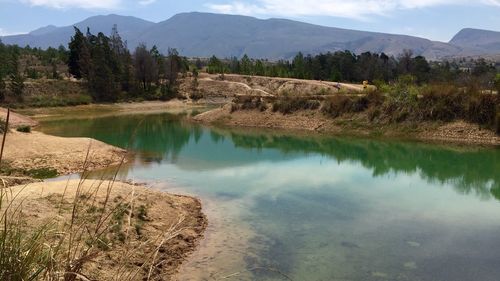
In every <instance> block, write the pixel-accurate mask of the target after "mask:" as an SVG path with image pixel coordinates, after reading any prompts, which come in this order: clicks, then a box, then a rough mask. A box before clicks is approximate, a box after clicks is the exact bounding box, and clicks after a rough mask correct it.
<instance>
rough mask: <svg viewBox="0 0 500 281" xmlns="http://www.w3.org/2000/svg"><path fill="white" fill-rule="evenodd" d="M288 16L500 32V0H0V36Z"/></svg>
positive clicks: (438, 33) (406, 28) (419, 32)
mask: <svg viewBox="0 0 500 281" xmlns="http://www.w3.org/2000/svg"><path fill="white" fill-rule="evenodd" d="M192 11H199V12H217V13H229V14H242V15H250V16H255V17H258V18H270V17H279V18H288V19H294V20H300V21H305V22H309V23H315V24H321V25H326V26H335V27H342V28H351V29H359V30H367V31H379V32H388V33H398V34H408V35H414V36H420V37H425V38H429V39H433V40H439V41H448V40H450V39H451V37H452V36H453V35H454V34H455V33H457V32H458V31H459V30H460V29H462V28H464V27H473V28H482V29H489V30H497V31H500V0H475V1H470V0H354V1H347V0H192V1H174V0H0V35H8V34H16V33H26V32H29V31H31V30H34V29H36V28H38V27H41V26H46V25H49V24H53V25H56V26H64V25H71V24H73V23H76V22H79V21H81V20H83V19H85V18H87V17H90V16H93V15H102V14H110V13H114V14H121V15H131V16H136V17H140V18H143V19H147V20H150V21H154V22H158V21H162V20H165V19H168V18H169V17H171V16H172V15H174V14H177V13H180V12H192Z"/></svg>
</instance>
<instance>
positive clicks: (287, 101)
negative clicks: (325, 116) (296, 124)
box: [273, 96, 321, 114]
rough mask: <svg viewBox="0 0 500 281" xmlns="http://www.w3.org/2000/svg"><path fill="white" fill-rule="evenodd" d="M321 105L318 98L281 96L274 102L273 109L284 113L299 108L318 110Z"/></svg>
mask: <svg viewBox="0 0 500 281" xmlns="http://www.w3.org/2000/svg"><path fill="white" fill-rule="evenodd" d="M320 106H321V103H320V102H319V101H317V100H311V99H308V98H303V97H291V96H284V97H280V98H278V99H277V100H275V101H274V102H273V111H274V112H281V113H283V114H290V113H292V112H295V111H299V110H316V109H318V108H319V107H320Z"/></svg>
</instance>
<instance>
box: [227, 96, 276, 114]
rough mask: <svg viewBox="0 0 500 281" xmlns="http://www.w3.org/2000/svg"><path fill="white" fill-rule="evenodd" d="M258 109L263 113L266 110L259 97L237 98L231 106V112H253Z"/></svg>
mask: <svg viewBox="0 0 500 281" xmlns="http://www.w3.org/2000/svg"><path fill="white" fill-rule="evenodd" d="M253 109H258V110H260V111H265V110H266V109H267V105H266V103H265V102H264V101H263V100H262V98H260V97H251V96H238V97H236V98H234V100H233V103H232V104H231V112H234V111H236V110H253Z"/></svg>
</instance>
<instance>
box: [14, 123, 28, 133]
mask: <svg viewBox="0 0 500 281" xmlns="http://www.w3.org/2000/svg"><path fill="white" fill-rule="evenodd" d="M16 130H17V131H18V132H21V133H31V127H30V126H27V125H23V126H19V127H17V129H16Z"/></svg>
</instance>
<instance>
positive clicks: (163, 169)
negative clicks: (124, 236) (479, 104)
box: [40, 113, 500, 281]
mask: <svg viewBox="0 0 500 281" xmlns="http://www.w3.org/2000/svg"><path fill="white" fill-rule="evenodd" d="M185 116H186V115H185V114H169V113H161V114H153V115H121V116H107V117H102V118H85V117H80V118H78V119H71V118H69V117H68V118H62V119H58V120H52V121H43V122H42V123H41V128H40V129H41V130H42V131H43V132H45V133H49V134H53V135H59V136H70V137H76V136H85V137H92V138H96V139H98V140H101V141H104V142H106V143H109V144H112V145H116V146H120V147H123V148H128V149H130V150H133V151H134V152H135V157H134V160H133V161H132V162H131V163H129V164H127V165H125V166H123V167H122V168H121V171H120V173H119V175H120V177H123V178H128V179H132V180H134V181H138V182H147V183H149V184H150V185H151V188H157V189H161V190H165V191H170V192H178V193H185V194H191V195H194V196H197V197H199V198H201V200H202V202H203V205H204V210H205V212H206V214H207V216H208V218H209V224H210V225H209V228H208V229H207V232H206V235H205V238H204V240H203V241H202V242H201V244H200V247H199V248H198V249H197V251H196V252H195V253H193V255H192V256H191V258H190V260H189V261H188V262H187V263H185V265H184V266H183V267H182V268H181V272H180V274H179V276H178V279H179V280H217V279H221V278H225V277H227V278H226V279H224V280H288V279H287V278H289V279H292V280H311V281H313V280H426V281H427V280H436V281H447V280H449V281H469V280H470V281H489V280H491V281H498V280H500V149H498V148H464V147H448V146H442V145H430V144H422V143H417V142H403V141H383V140H373V139H356V138H340V137H325V136H301V135H292V134H286V133H280V132H273V131H263V130H260V131H259V130H248V129H219V128H208V127H203V126H200V125H197V124H193V123H191V122H189V121H187V120H186V118H185ZM101 172H102V173H106V172H109V171H101ZM97 173H99V172H97ZM96 176H98V175H96Z"/></svg>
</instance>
